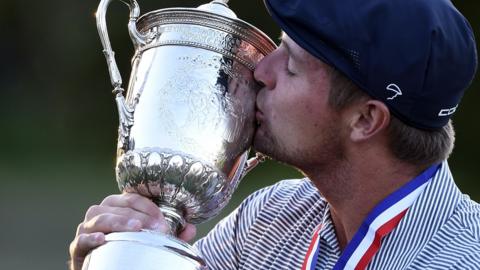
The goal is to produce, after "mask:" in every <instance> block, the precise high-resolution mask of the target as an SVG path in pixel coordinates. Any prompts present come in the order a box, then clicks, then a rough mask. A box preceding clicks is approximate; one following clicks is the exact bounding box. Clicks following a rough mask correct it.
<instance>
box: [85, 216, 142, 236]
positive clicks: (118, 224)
mask: <svg viewBox="0 0 480 270" xmlns="http://www.w3.org/2000/svg"><path fill="white" fill-rule="evenodd" d="M143 227H146V226H145V224H142V221H140V220H138V219H131V218H128V217H124V216H120V215H116V214H111V213H104V214H100V215H97V216H95V217H93V218H92V219H90V220H88V221H85V222H84V223H83V224H82V229H81V230H79V231H81V232H83V233H94V232H102V233H111V232H134V231H139V230H140V229H142V228H143Z"/></svg>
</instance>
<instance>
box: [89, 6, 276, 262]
mask: <svg viewBox="0 0 480 270" xmlns="http://www.w3.org/2000/svg"><path fill="white" fill-rule="evenodd" d="M110 2H111V0H101V2H100V5H99V7H98V10H97V14H96V16H97V26H98V30H99V34H100V38H101V41H102V44H103V47H104V53H105V56H106V59H107V63H108V68H109V72H110V77H111V81H112V84H113V87H114V90H113V93H114V94H115V95H116V103H117V106H118V111H119V117H120V126H119V136H118V149H117V165H116V177H117V182H118V185H119V188H120V190H122V191H125V192H135V193H139V194H141V195H143V196H146V197H149V198H151V199H152V200H153V201H154V202H155V203H156V204H157V205H158V206H159V208H160V210H161V211H162V213H163V214H164V216H165V218H166V220H167V223H168V225H169V229H170V232H169V234H168V235H165V234H160V233H156V232H149V231H142V232H135V233H128V232H124V233H112V234H109V235H107V237H106V240H107V243H106V244H105V245H103V246H101V247H99V248H97V249H95V250H94V251H93V252H92V253H91V254H90V255H89V256H88V257H87V259H86V260H85V264H84V267H83V269H85V270H107V269H109V270H119V269H129V270H132V269H143V270H146V269H173V268H174V267H175V268H176V269H189V270H190V269H206V265H205V262H204V261H203V260H202V259H201V257H200V256H199V255H198V253H197V252H196V251H195V249H194V248H193V247H191V246H189V245H188V244H186V243H184V242H182V241H179V240H177V239H175V238H174V236H175V235H176V234H177V233H178V232H179V231H181V230H182V228H183V226H184V225H185V223H186V222H188V223H193V224H198V223H200V222H203V221H206V220H208V219H210V218H212V217H213V216H215V215H217V214H218V213H219V211H220V210H221V209H222V208H223V207H224V206H225V205H226V204H227V203H228V201H229V199H230V198H231V195H232V193H233V191H234V190H235V188H236V187H237V185H238V183H239V181H240V180H241V178H242V177H243V176H244V174H245V173H246V172H247V171H248V170H250V169H251V168H252V167H253V166H254V165H255V164H257V163H258V160H259V159H260V157H259V156H257V157H256V158H253V159H251V160H247V157H248V150H249V148H250V145H251V141H252V137H253V133H254V129H255V96H256V91H257V88H258V86H257V84H256V83H255V81H254V79H253V73H252V71H253V69H254V68H255V65H256V64H257V63H258V62H259V61H260V60H261V59H262V58H263V57H264V56H265V55H267V54H268V53H270V52H271V51H273V50H274V49H275V45H274V43H273V42H272V41H271V40H270V39H269V38H268V37H267V36H266V35H265V34H263V33H262V32H261V31H259V30H258V29H257V28H255V27H253V26H251V25H250V24H248V23H245V22H244V21H242V20H240V19H237V18H236V15H235V14H234V13H233V12H232V11H231V10H230V9H229V8H228V6H227V4H226V2H227V1H225V0H224V1H219V0H215V1H213V2H211V3H209V4H205V5H202V6H200V7H198V8H167V9H160V10H155V11H152V12H149V13H147V14H145V15H143V16H141V17H140V18H139V14H140V10H139V6H138V4H137V2H136V1H135V0H130V1H129V3H127V4H128V6H129V8H130V20H129V23H128V31H129V34H130V37H131V38H132V41H133V44H134V47H135V54H134V56H133V59H132V72H131V76H130V82H129V85H128V89H127V93H126V96H125V97H124V95H123V89H122V79H121V76H120V73H119V71H118V68H117V66H116V63H115V59H114V52H113V51H112V49H111V46H110V41H109V37H108V33H107V27H106V20H105V15H106V10H107V7H108V5H109V3H110Z"/></svg>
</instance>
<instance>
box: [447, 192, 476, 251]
mask: <svg viewBox="0 0 480 270" xmlns="http://www.w3.org/2000/svg"><path fill="white" fill-rule="evenodd" d="M450 223H451V224H455V227H456V228H457V229H458V230H462V231H463V232H464V233H465V234H469V235H470V236H471V237H472V240H475V242H476V243H477V245H478V246H479V247H480V204H479V203H477V202H475V201H473V200H471V199H470V197H469V196H468V195H463V196H462V199H461V201H460V203H459V204H458V205H457V207H456V209H455V211H454V214H453V216H452V218H451V220H450ZM479 252H480V251H479Z"/></svg>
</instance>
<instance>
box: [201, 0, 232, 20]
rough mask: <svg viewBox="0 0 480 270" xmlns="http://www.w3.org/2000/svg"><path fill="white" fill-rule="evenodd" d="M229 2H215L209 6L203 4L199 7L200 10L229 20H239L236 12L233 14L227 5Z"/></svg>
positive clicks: (226, 0)
mask: <svg viewBox="0 0 480 270" xmlns="http://www.w3.org/2000/svg"><path fill="white" fill-rule="evenodd" d="M227 3H228V0H223V1H222V0H214V1H212V2H210V3H208V4H203V5H201V6H199V7H198V9H199V10H204V11H207V12H211V13H215V14H218V15H222V16H225V17H228V18H234V19H236V18H238V17H237V15H236V14H235V12H233V11H232V10H231V9H230V8H229V7H228V5H227Z"/></svg>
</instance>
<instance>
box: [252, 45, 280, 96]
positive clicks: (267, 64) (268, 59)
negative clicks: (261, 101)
mask: <svg viewBox="0 0 480 270" xmlns="http://www.w3.org/2000/svg"><path fill="white" fill-rule="evenodd" d="M273 54H274V52H272V53H270V54H269V55H267V56H265V57H264V58H262V60H260V62H258V64H257V67H256V68H255V71H254V72H253V77H254V78H255V80H256V81H257V82H258V83H260V84H261V85H262V86H265V87H266V88H267V89H273V88H275V76H274V72H273V67H274V65H272V64H273V63H272V59H273V57H272V56H273Z"/></svg>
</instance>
